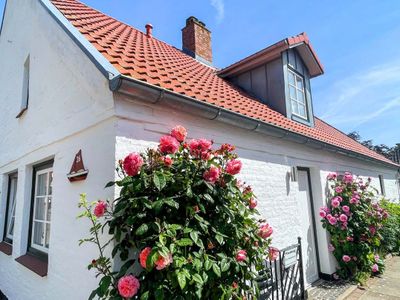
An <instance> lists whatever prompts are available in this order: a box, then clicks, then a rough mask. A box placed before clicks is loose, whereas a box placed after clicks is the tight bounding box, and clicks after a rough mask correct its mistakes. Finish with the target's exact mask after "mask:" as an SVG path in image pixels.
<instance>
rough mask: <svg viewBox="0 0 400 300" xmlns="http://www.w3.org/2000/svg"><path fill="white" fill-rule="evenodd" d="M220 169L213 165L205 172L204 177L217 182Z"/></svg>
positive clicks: (206, 179)
mask: <svg viewBox="0 0 400 300" xmlns="http://www.w3.org/2000/svg"><path fill="white" fill-rule="evenodd" d="M219 175H220V170H219V169H218V168H217V167H215V166H211V167H210V168H209V169H208V170H207V171H205V172H204V174H203V178H204V180H205V181H208V182H211V183H215V182H216V181H217V180H218V179H219Z"/></svg>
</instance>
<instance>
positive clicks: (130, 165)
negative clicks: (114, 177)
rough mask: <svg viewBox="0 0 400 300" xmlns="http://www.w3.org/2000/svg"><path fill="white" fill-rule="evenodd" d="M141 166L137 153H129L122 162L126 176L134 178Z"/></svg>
mask: <svg viewBox="0 0 400 300" xmlns="http://www.w3.org/2000/svg"><path fill="white" fill-rule="evenodd" d="M142 165H143V158H142V157H141V156H140V154H138V153H131V154H129V155H128V156H127V157H125V159H124V162H123V167H124V171H125V173H126V174H128V176H136V175H137V174H138V173H139V171H140V168H141V167H142Z"/></svg>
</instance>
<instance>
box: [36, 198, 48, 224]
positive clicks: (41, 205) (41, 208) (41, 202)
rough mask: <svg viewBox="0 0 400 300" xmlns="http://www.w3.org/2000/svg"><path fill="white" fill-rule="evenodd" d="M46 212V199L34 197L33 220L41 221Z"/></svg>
mask: <svg viewBox="0 0 400 300" xmlns="http://www.w3.org/2000/svg"><path fill="white" fill-rule="evenodd" d="M45 212H46V198H45V197H36V200H35V219H36V220H43V221H44V216H45Z"/></svg>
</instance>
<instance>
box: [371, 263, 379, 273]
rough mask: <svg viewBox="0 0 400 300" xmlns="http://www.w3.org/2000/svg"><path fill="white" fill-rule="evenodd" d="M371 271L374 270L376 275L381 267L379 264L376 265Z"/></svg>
mask: <svg viewBox="0 0 400 300" xmlns="http://www.w3.org/2000/svg"><path fill="white" fill-rule="evenodd" d="M371 269H372V272H374V273H376V272H378V271H379V266H378V265H377V264H374V265H373V266H372V268H371Z"/></svg>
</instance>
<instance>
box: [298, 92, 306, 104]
mask: <svg viewBox="0 0 400 300" xmlns="http://www.w3.org/2000/svg"><path fill="white" fill-rule="evenodd" d="M297 101H299V102H300V103H303V104H305V103H306V101H305V99H304V93H303V92H302V91H299V90H297Z"/></svg>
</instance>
